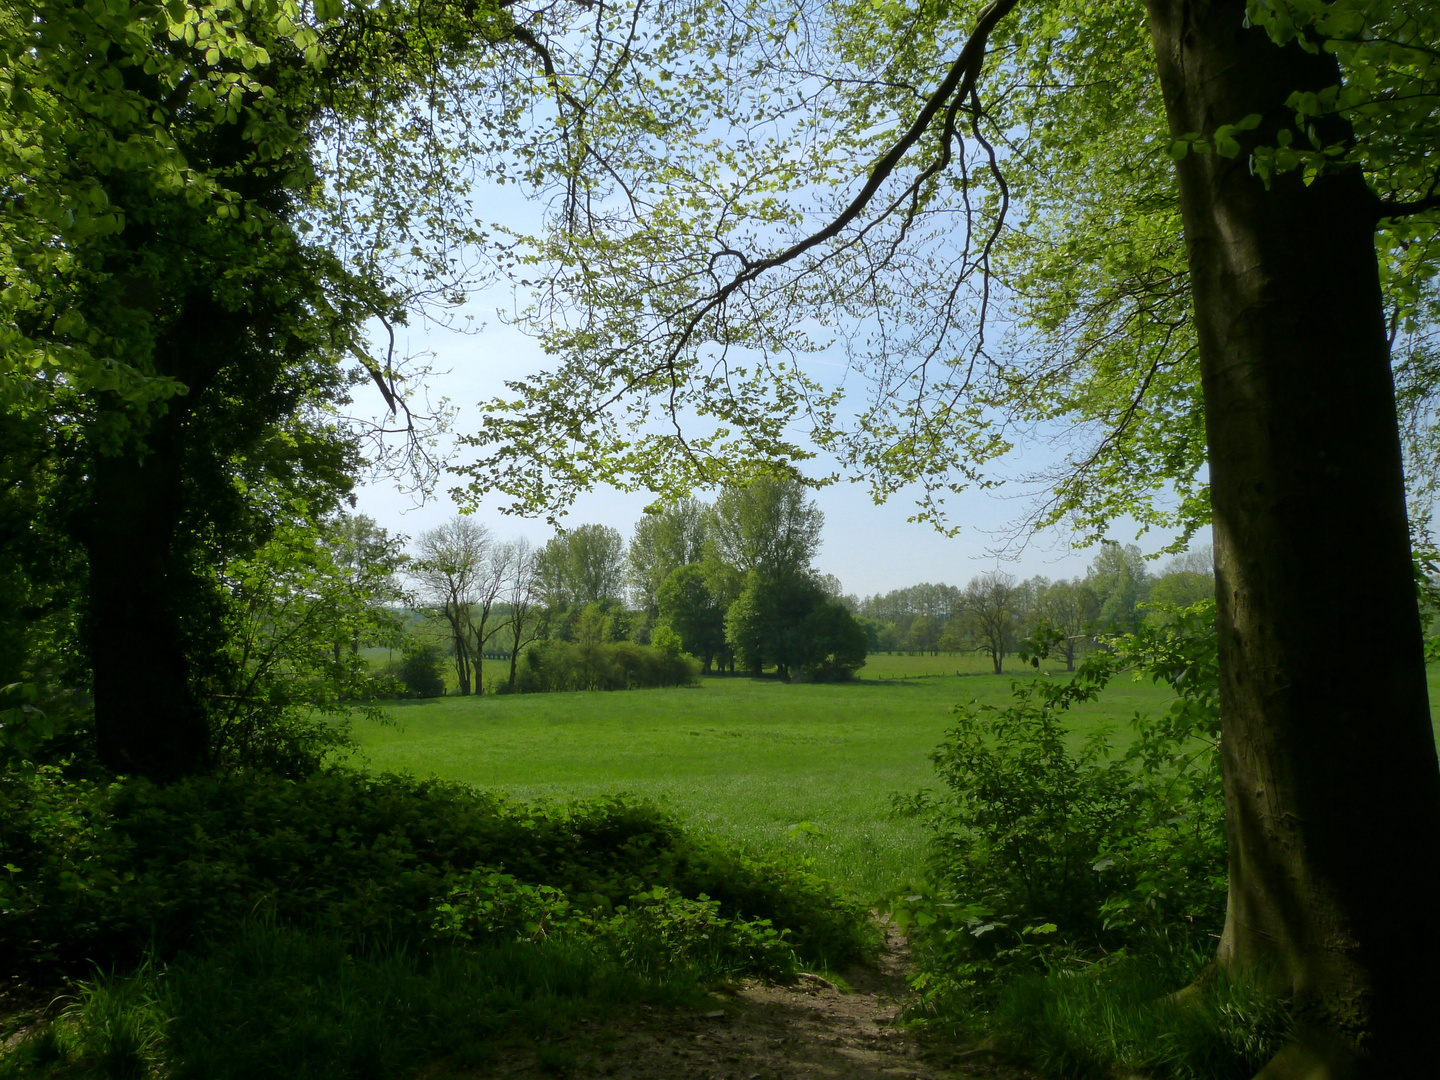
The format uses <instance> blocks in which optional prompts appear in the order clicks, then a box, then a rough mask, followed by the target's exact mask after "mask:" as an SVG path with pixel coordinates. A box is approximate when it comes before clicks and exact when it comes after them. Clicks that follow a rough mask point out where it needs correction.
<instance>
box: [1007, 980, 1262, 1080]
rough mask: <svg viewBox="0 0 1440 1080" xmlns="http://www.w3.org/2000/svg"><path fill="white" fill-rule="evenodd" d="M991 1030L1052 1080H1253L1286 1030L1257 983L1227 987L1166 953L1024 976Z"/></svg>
mask: <svg viewBox="0 0 1440 1080" xmlns="http://www.w3.org/2000/svg"><path fill="white" fill-rule="evenodd" d="M1187 984H1188V986H1189V988H1188V989H1187V990H1186V991H1184V992H1183V993H1179V994H1177V993H1175V989H1176V987H1178V986H1187ZM988 1024H989V1027H990V1030H991V1031H992V1032H994V1033H995V1034H997V1035H998V1036H999V1037H1000V1038H1001V1040H1002V1041H1003V1042H1004V1044H1005V1045H1006V1047H1007V1048H1013V1050H1014V1051H1016V1052H1017V1053H1018V1054H1019V1055H1020V1056H1022V1057H1024V1058H1025V1059H1026V1060H1028V1061H1029V1062H1030V1063H1032V1064H1033V1065H1034V1066H1035V1067H1037V1068H1038V1069H1040V1070H1041V1071H1042V1072H1043V1073H1044V1074H1045V1075H1046V1076H1048V1077H1055V1078H1057V1080H1113V1078H1115V1077H1120V1076H1127V1077H1128V1076H1137V1075H1138V1076H1145V1077H1155V1078H1157V1080H1159V1078H1163V1080H1249V1078H1250V1077H1252V1076H1254V1075H1255V1074H1256V1072H1258V1071H1259V1070H1260V1068H1261V1067H1262V1066H1263V1065H1264V1064H1265V1063H1266V1062H1267V1061H1268V1060H1269V1059H1270V1058H1271V1057H1272V1056H1273V1055H1274V1054H1275V1053H1276V1051H1278V1050H1279V1049H1280V1047H1281V1046H1282V1045H1283V1044H1284V1042H1285V1040H1286V1037H1287V1034H1288V1033H1289V1030H1290V1018H1289V1013H1288V1012H1287V1010H1286V1007H1285V1003H1284V1002H1283V1001H1281V1000H1278V999H1276V998H1274V997H1273V996H1271V995H1269V994H1267V993H1266V992H1265V991H1263V990H1262V989H1261V988H1260V987H1259V986H1258V985H1257V984H1256V983H1254V982H1252V981H1248V980H1243V979H1241V980H1235V979H1230V978H1228V977H1226V976H1225V974H1224V973H1223V972H1220V971H1218V970H1217V969H1215V968H1214V967H1213V966H1212V965H1210V964H1208V963H1207V958H1206V957H1204V956H1202V955H1200V954H1198V953H1181V954H1178V955H1177V954H1174V953H1166V952H1164V951H1162V952H1159V953H1157V954H1152V955H1146V956H1126V957H1119V958H1116V959H1115V960H1113V961H1111V962H1109V963H1106V964H1102V965H1097V966H1095V967H1092V968H1090V969H1088V970H1085V971H1080V972H1060V973H1055V974H1051V975H1048V976H1046V975H1030V976H1023V977H1021V978H1019V979H1016V980H1015V981H1014V982H1012V983H1011V984H1010V985H1009V986H1007V987H1006V988H1005V989H1004V990H1003V991H1002V993H1001V995H1000V998H999V1001H998V1002H997V1004H996V1007H995V1010H994V1012H993V1013H992V1014H991V1015H990V1017H989V1018H988Z"/></svg>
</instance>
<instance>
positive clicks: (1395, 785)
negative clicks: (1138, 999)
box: [1147, 0, 1440, 1078]
mask: <svg viewBox="0 0 1440 1080" xmlns="http://www.w3.org/2000/svg"><path fill="white" fill-rule="evenodd" d="M1147 4H1148V8H1149V13H1150V23H1151V30H1152V34H1153V37H1154V40H1155V44H1156V51H1157V56H1158V61H1159V70H1160V78H1161V85H1162V88H1163V91H1164V96H1165V105H1166V110H1167V113H1168V118H1169V123H1170V130H1171V132H1172V133H1173V134H1177V135H1178V134H1180V133H1183V132H1201V133H1204V134H1206V135H1210V134H1211V133H1213V132H1214V131H1215V129H1216V127H1217V126H1219V125H1221V124H1227V123H1234V122H1236V121H1238V120H1240V119H1241V118H1242V117H1245V116H1247V115H1249V114H1252V113H1258V114H1261V115H1262V116H1263V118H1264V123H1263V124H1262V126H1261V128H1260V130H1259V132H1258V133H1257V134H1258V136H1259V137H1260V138H1264V139H1270V138H1273V135H1274V132H1275V130H1276V129H1277V127H1281V126H1285V125H1287V124H1289V123H1291V122H1292V121H1293V114H1292V113H1291V110H1289V109H1287V108H1286V107H1285V105H1284V102H1285V100H1286V98H1287V97H1288V96H1289V95H1290V94H1291V92H1293V91H1297V90H1320V89H1322V88H1324V87H1326V86H1332V85H1334V84H1336V83H1337V82H1338V81H1339V74H1338V70H1337V67H1336V64H1335V62H1334V60H1333V58H1331V57H1329V56H1327V55H1324V54H1323V53H1322V54H1321V55H1311V54H1308V53H1306V52H1304V51H1303V50H1302V49H1300V48H1299V47H1298V46H1297V45H1295V44H1291V45H1289V46H1287V47H1285V48H1283V49H1282V48H1277V47H1276V46H1274V45H1273V44H1272V43H1271V42H1270V41H1269V40H1268V38H1267V37H1266V36H1265V34H1264V33H1263V32H1262V31H1260V30H1247V29H1245V28H1244V19H1245V3H1244V0H1147ZM1323 134H1324V135H1326V136H1328V138H1327V141H1329V139H1334V138H1344V137H1345V136H1346V135H1347V134H1348V133H1347V132H1346V131H1344V130H1343V128H1341V127H1340V126H1339V125H1338V124H1332V125H1331V130H1329V131H1327V132H1324V133H1323ZM1303 138H1304V136H1303V135H1301V136H1298V139H1300V140H1303ZM1179 173H1180V192H1181V205H1182V209H1183V213H1184V223H1185V238H1186V243H1187V247H1188V252H1189V262H1190V269H1191V279H1192V288H1193V290H1194V299H1195V312H1196V324H1197V330H1198V334H1199V342H1200V355H1201V367H1202V373H1203V381H1204V393H1205V414H1206V428H1207V434H1208V439H1209V447H1210V479H1211V498H1212V504H1213V514H1214V541H1215V570H1216V600H1217V621H1218V629H1219V647H1220V672H1221V676H1220V678H1221V686H1220V689H1221V705H1222V711H1223V715H1224V737H1223V768H1224V779H1225V797H1226V829H1227V837H1228V842H1229V859H1230V894H1229V908H1228V912H1227V916H1226V926H1225V933H1224V937H1223V940H1222V941H1221V944H1220V950H1219V959H1220V961H1221V963H1222V964H1223V965H1224V966H1225V967H1227V968H1229V969H1231V970H1241V969H1244V970H1248V971H1250V972H1252V973H1257V974H1264V975H1266V976H1268V977H1270V978H1273V979H1274V981H1275V985H1276V986H1277V988H1278V989H1280V990H1283V991H1285V992H1287V993H1291V994H1293V995H1294V996H1295V998H1296V1001H1297V1003H1298V1004H1299V1006H1300V1008H1301V1015H1302V1016H1303V1017H1304V1018H1305V1019H1306V1020H1307V1022H1309V1023H1311V1024H1313V1025H1315V1026H1314V1027H1313V1028H1312V1029H1311V1033H1310V1035H1309V1036H1307V1041H1308V1042H1309V1045H1310V1047H1311V1050H1313V1051H1314V1053H1316V1054H1318V1055H1319V1056H1320V1057H1321V1058H1328V1060H1329V1061H1330V1063H1331V1067H1332V1069H1333V1068H1335V1067H1336V1063H1340V1071H1336V1072H1331V1073H1325V1074H1324V1075H1341V1074H1342V1073H1343V1071H1345V1070H1347V1069H1350V1070H1353V1072H1354V1075H1359V1076H1366V1077H1372V1076H1373V1077H1387V1078H1390V1077H1401V1076H1425V1075H1434V1073H1435V1071H1436V1070H1435V1063H1436V1058H1437V1054H1436V1049H1435V1040H1434V1023H1435V1017H1436V1016H1437V1015H1440V976H1437V971H1440V949H1437V934H1440V927H1437V919H1436V914H1437V904H1436V900H1435V896H1436V891H1435V880H1436V876H1437V873H1440V773H1437V767H1436V754H1435V744H1434V737H1433V734H1432V732H1431V725H1430V713H1429V705H1428V700H1427V695H1426V684H1425V664H1424V657H1423V652H1422V645H1421V631H1420V623H1419V617H1418V613H1417V609H1416V597H1415V587H1414V581H1413V577H1412V569H1411V559H1410V549H1409V541H1408V534H1407V527H1406V515H1405V499H1404V487H1403V483H1402V477H1401V464H1400V446H1399V439H1398V434H1397V428H1396V421H1395V401H1394V388H1393V385H1392V381H1391V375H1390V366H1389V354H1388V348H1387V343H1386V336H1385V328H1384V320H1383V313H1382V303H1381V294H1380V284H1379V275H1378V270H1377V264H1376V258H1375V249H1374V226H1375V220H1376V206H1375V201H1374V198H1373V196H1372V195H1371V194H1370V192H1369V191H1368V190H1367V188H1366V186H1365V184H1364V181H1363V178H1362V177H1361V176H1360V175H1359V174H1358V173H1357V172H1353V171H1352V172H1349V173H1345V174H1342V175H1336V176H1331V177H1325V178H1321V179H1319V180H1317V181H1316V182H1315V183H1313V184H1311V185H1309V186H1308V187H1307V186H1306V185H1305V184H1303V183H1302V181H1301V179H1300V177H1298V176H1296V175H1288V176H1285V177H1280V178H1277V179H1275V180H1274V182H1273V183H1272V185H1271V186H1270V188H1269V189H1268V190H1267V188H1266V187H1265V186H1264V185H1263V184H1262V183H1261V182H1260V180H1258V179H1257V178H1255V177H1253V176H1252V175H1250V172H1249V169H1248V167H1247V160H1246V156H1245V154H1241V155H1240V156H1239V157H1237V158H1234V159H1226V158H1221V157H1218V156H1216V155H1199V154H1193V153H1192V154H1191V155H1189V156H1188V157H1186V158H1185V159H1183V160H1182V161H1181V163H1180V168H1179ZM1322 582H1323V583H1324V584H1323V587H1321V585H1320V583H1322ZM1362 617H1363V619H1364V620H1365V625H1366V629H1367V633H1368V634H1369V635H1371V640H1372V641H1373V642H1374V644H1375V645H1376V646H1377V647H1375V648H1371V649H1369V650H1367V652H1366V654H1365V655H1364V656H1361V655H1358V654H1357V653H1356V652H1355V647H1354V642H1355V641H1357V640H1359V639H1360V637H1361V636H1362V635H1361V634H1360V633H1359V632H1358V627H1359V621H1360V620H1361V618H1362ZM1376 635H1378V641H1377V640H1375V636H1376ZM1345 1044H1349V1045H1359V1046H1360V1047H1362V1048H1363V1049H1364V1051H1365V1052H1366V1056H1365V1057H1364V1058H1361V1059H1358V1060H1354V1061H1351V1062H1350V1063H1349V1064H1348V1065H1346V1064H1344V1058H1345V1052H1344V1051H1343V1050H1337V1049H1334V1048H1335V1047H1336V1046H1343V1045H1345ZM1327 1047H1330V1048H1331V1049H1329V1050H1327ZM1287 1075H1288V1074H1287ZM1296 1075H1315V1076H1319V1075H1322V1074H1321V1073H1319V1072H1317V1071H1314V1070H1313V1069H1312V1070H1311V1071H1310V1072H1308V1073H1307V1072H1304V1071H1301V1072H1298V1073H1296Z"/></svg>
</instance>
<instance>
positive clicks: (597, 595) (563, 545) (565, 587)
mask: <svg viewBox="0 0 1440 1080" xmlns="http://www.w3.org/2000/svg"><path fill="white" fill-rule="evenodd" d="M536 559H537V571H538V573H539V582H540V584H539V588H540V595H541V597H542V599H543V600H544V603H545V605H546V606H547V607H549V608H551V609H553V610H555V611H578V610H579V609H581V608H583V607H585V606H586V605H587V604H603V603H607V602H611V603H613V602H616V601H618V600H620V598H621V596H622V595H623V593H624V582H625V541H624V538H623V537H621V535H620V533H619V531H618V530H616V529H612V528H610V527H609V526H608V525H580V526H577V527H576V528H574V529H570V530H568V531H566V532H563V533H558V534H557V535H555V536H553V537H552V538H551V539H550V541H549V542H548V543H547V544H546V545H545V546H544V547H543V548H542V549H541V550H540V552H539V554H538V555H537V556H536Z"/></svg>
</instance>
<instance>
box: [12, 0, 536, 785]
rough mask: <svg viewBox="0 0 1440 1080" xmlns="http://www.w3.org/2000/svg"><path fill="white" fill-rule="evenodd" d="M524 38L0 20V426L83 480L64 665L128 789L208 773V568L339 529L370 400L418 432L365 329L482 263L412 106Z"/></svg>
mask: <svg viewBox="0 0 1440 1080" xmlns="http://www.w3.org/2000/svg"><path fill="white" fill-rule="evenodd" d="M462 8H463V10H462ZM422 9H423V10H422ZM417 15H418V16H419V18H418V19H417V18H416V16H417ZM510 28H511V16H510V15H508V14H503V13H502V12H501V10H500V8H499V7H498V6H495V5H489V4H485V3H481V4H471V5H463V6H462V5H454V4H450V3H448V2H437V3H429V2H426V0H421V2H419V3H417V4H415V5H409V4H384V5H353V6H348V5H343V4H339V3H328V2H327V3H319V4H298V3H294V2H292V0H254V2H250V0H247V2H245V3H231V2H228V0H225V2H221V3H218V4H210V3H206V4H201V3H196V2H187V0H181V2H175V3H167V4H160V3H155V2H150V0H142V2H139V3H99V4H92V5H89V6H76V5H74V4H70V3H64V2H54V0H40V2H34V3H32V2H30V0H4V2H3V3H0V65H3V69H4V71H5V73H6V78H5V89H4V91H3V97H4V107H3V109H0V205H3V212H0V281H3V285H4V287H3V289H0V294H3V295H0V383H3V387H4V389H3V390H0V413H3V414H4V416H5V422H4V424H3V427H4V428H5V429H6V434H7V435H9V434H10V433H12V432H14V431H15V430H16V428H17V427H18V428H19V429H21V430H23V431H24V432H25V434H26V438H27V440H28V439H29V438H30V436H32V435H35V436H38V433H39V431H44V432H45V433H46V434H45V436H44V437H43V438H42V439H41V442H43V443H48V445H49V447H50V448H51V449H53V450H54V451H57V452H58V453H59V454H60V455H61V457H62V458H63V461H62V462H60V463H57V464H58V466H59V467H58V468H56V469H42V470H41V475H45V474H48V475H49V476H51V477H54V476H58V475H63V476H65V477H66V479H65V482H64V486H65V487H66V488H67V489H68V490H67V491H66V492H65V494H64V499H65V501H66V502H68V503H69V504H70V507H69V511H68V513H67V519H68V520H67V527H66V529H65V533H66V534H67V535H65V537H64V540H65V544H64V547H65V549H66V551H67V554H68V555H69V556H70V557H71V559H73V563H74V565H73V566H72V569H73V570H74V571H75V572H76V577H77V579H78V580H77V581H76V585H75V592H76V594H77V595H76V598H75V600H74V601H73V604H74V608H75V610H76V611H77V612H78V611H79V610H82V609H83V611H84V613H85V618H84V626H83V632H82V631H81V628H79V627H78V626H77V628H76V636H77V638H78V639H79V640H77V641H76V642H75V645H74V647H73V648H72V649H70V650H69V651H72V652H74V653H76V654H81V653H83V654H84V661H85V663H84V665H83V666H85V667H88V668H89V669H90V677H89V679H88V682H89V689H91V690H92V691H93V699H94V710H95V729H96V737H97V743H98V749H99V753H100V757H101V759H102V760H103V762H104V763H105V764H106V765H107V766H109V767H110V768H111V769H114V770H117V771H123V772H127V773H130V772H139V773H142V774H145V775H148V776H151V777H153V778H156V779H161V780H164V779H170V778H173V777H176V776H179V775H182V774H184V773H187V772H192V771H194V770H196V769H199V768H203V767H205V766H206V764H207V763H208V761H209V760H210V756H211V753H212V751H214V750H215V749H216V747H215V745H214V744H213V739H214V737H215V735H216V731H215V726H214V725H215V724H216V723H217V722H219V720H223V716H224V714H225V709H226V705H225V703H224V701H223V700H219V699H216V698H215V697H214V693H213V688H214V686H215V685H217V684H216V681H215V678H214V677H213V676H214V674H215V673H214V671H213V670H212V669H213V667H214V665H215V663H216V662H217V657H219V656H220V654H221V653H223V652H224V651H225V649H226V643H225V641H224V640H223V637H224V634H225V633H226V632H227V624H226V622H225V619H224V618H223V616H222V615H221V612H222V611H223V610H224V609H225V606H226V605H225V603H224V595H223V594H224V592H225V589H226V588H227V584H226V582H224V581H223V580H221V578H220V577H219V576H218V575H217V572H216V570H215V567H217V566H220V565H222V564H227V563H232V562H234V561H236V560H246V559H249V558H251V557H252V556H254V555H255V554H256V553H257V552H258V551H260V550H262V549H264V548H265V546H266V544H267V543H268V542H269V541H270V540H271V539H273V538H274V537H276V536H278V535H280V534H281V533H283V532H285V531H286V530H288V529H289V528H291V527H292V526H293V524H294V515H295V514H297V513H298V514H299V515H301V516H302V517H303V518H305V519H306V520H307V521H308V522H309V523H310V525H311V526H318V525H319V524H320V523H322V522H324V521H326V520H327V518H328V516H329V515H330V514H331V513H332V512H333V511H334V510H335V509H336V508H337V507H338V505H339V503H340V500H341V499H342V498H343V497H344V496H345V494H346V493H347V492H348V490H349V488H350V486H351V485H352V484H353V483H354V479H355V476H356V473H357V471H358V469H359V467H360V464H361V456H362V455H361V452H362V446H363V436H364V434H365V432H364V431H363V430H362V429H361V428H360V427H358V426H356V425H352V424H350V423H347V422H345V421H342V420H340V419H339V418H338V417H337V416H336V412H337V410H339V409H340V408H342V407H343V406H344V405H347V404H348V403H349V389H350V387H351V386H353V385H354V383H355V382H356V381H357V379H359V378H373V379H374V381H376V382H378V383H379V384H380V385H381V387H382V390H383V391H384V392H385V394H386V395H387V401H389V402H390V403H391V405H392V407H393V409H394V411H398V412H404V409H403V408H402V406H401V401H400V398H399V397H398V396H397V395H398V392H399V390H400V389H401V388H402V387H403V385H404V383H405V381H406V379H405V374H404V370H405V366H406V365H405V363H404V361H403V360H401V359H400V358H398V357H396V356H395V355H394V350H393V348H392V349H390V350H388V351H387V352H386V355H385V356H384V357H383V358H377V357H374V356H371V355H370V354H369V350H368V348H367V342H366V333H365V329H364V328H365V324H366V322H367V321H368V320H371V319H374V320H376V321H378V322H379V323H381V324H383V325H384V326H387V327H393V326H394V325H396V324H397V323H400V322H403V320H404V317H405V313H406V311H407V309H411V308H413V307H415V306H417V305H419V304H420V303H422V302H423V298H424V297H425V296H426V295H433V294H434V293H435V292H436V291H437V290H440V291H444V290H445V289H447V288H449V287H450V286H453V285H454V284H455V279H456V276H457V275H456V272H455V267H454V265H453V264H452V263H451V260H452V258H453V251H454V247H453V243H454V242H455V241H460V242H462V243H463V242H465V241H466V240H467V239H469V238H473V237H474V236H476V231H475V230H474V229H473V227H471V226H470V225H469V224H468V223H467V222H465V221H464V219H463V217H461V216H459V215H453V214H448V213H446V212H445V211H448V210H451V209H453V207H454V198H455V196H456V195H457V192H459V191H460V189H461V188H463V186H464V185H463V184H461V185H458V186H457V185H456V184H454V183H450V182H446V181H445V180H444V179H443V178H439V177H437V176H436V174H435V171H434V169H433V168H432V167H431V166H433V164H434V163H435V162H436V161H440V160H445V159H446V157H447V156H448V155H447V154H446V153H445V152H444V150H443V147H442V145H441V144H443V143H444V141H445V133H442V132H439V131H437V128H436V125H435V124H434V123H433V122H431V123H428V124H427V123H425V121H426V120H427V119H428V120H431V121H433V119H434V117H435V115H436V114H435V111H434V109H433V104H434V102H433V99H432V100H431V101H430V102H428V103H424V104H422V103H421V102H420V100H418V99H423V98H425V97H426V96H427V95H425V94H417V93H416V91H417V89H418V88H419V87H420V86H422V85H425V84H427V83H429V82H430V81H431V80H430V76H431V74H432V73H433V72H435V71H436V70H437V64H436V61H438V60H439V59H440V58H441V56H442V55H443V57H444V59H445V61H446V62H447V63H448V64H449V65H450V66H451V67H452V68H454V67H458V66H468V67H470V71H469V73H468V76H467V79H466V82H467V84H468V85H470V86H472V87H476V88H478V87H479V86H480V85H481V84H483V83H485V82H486V81H487V80H486V79H485V78H483V77H480V74H481V73H480V70H479V69H480V68H481V67H484V66H485V65H484V64H481V63H479V61H480V60H481V57H482V56H483V55H484V54H487V53H488V54H491V56H492V58H493V56H494V53H495V51H496V46H497V45H500V43H502V42H511V41H513V37H512V34H511V33H510ZM535 29H536V28H535V27H531V28H527V30H526V31H525V36H526V37H527V38H528V39H529V40H530V41H532V42H535V41H536V40H537V39H536V37H535ZM542 37H543V31H542ZM516 55H517V56H530V55H532V54H531V50H530V49H529V48H528V47H527V46H519V47H517V50H516ZM477 64H478V65H479V66H478V67H477ZM501 66H503V65H501ZM497 73H498V70H497ZM492 85H493V82H492ZM500 111H503V108H502V110H500ZM417 119H418V120H420V121H421V123H420V124H418V125H417V124H414V123H413V121H415V120H417ZM481 126H482V127H483V126H486V125H483V124H482V125H481ZM402 129H408V130H403V132H402ZM491 130H492V132H493V131H494V130H497V129H494V128H492V129H491ZM357 131H364V132H365V133H366V135H365V137H364V138H360V139H352V138H348V137H347V136H350V135H353V134H355V133H356V132H357ZM470 142H471V145H473V140H470ZM437 151H441V152H440V153H438V154H437V153H436V152H437ZM377 160H383V161H384V162H385V166H386V167H385V168H384V169H383V170H380V169H376V168H374V165H375V163H376V162H377ZM382 174H383V179H382ZM341 176H343V180H342V179H341ZM357 202H358V203H359V204H361V205H363V206H364V210H363V211H362V212H360V213H358V214H357V213H355V205H356V203H357ZM422 233H423V234H425V235H424V236H422V235H420V234H422ZM342 235H343V237H344V242H343V243H341V242H339V240H340V237H341V236H342ZM402 264H403V265H402ZM464 273H465V272H464V271H462V272H461V274H462V275H463V274H464ZM409 419H410V420H411V421H416V424H415V425H414V426H412V425H411V424H410V423H408V422H402V423H401V424H400V425H398V426H400V427H404V428H409V429H410V430H411V431H412V433H416V432H418V431H419V429H420V427H422V426H423V425H422V424H420V423H419V419H420V418H419V417H418V416H411V417H410V418H409ZM12 421H13V424H12ZM371 433H372V434H373V433H374V432H373V430H372V432H371ZM411 445H412V448H413V447H414V445H415V444H411ZM382 456H383V455H382ZM31 471H34V470H31ZM51 494H58V492H57V491H55V490H54V489H52V491H51ZM37 509H38V508H37ZM36 569H40V568H39V567H38V566H37V567H36ZM37 583H39V582H37ZM37 629H38V628H37ZM29 650H30V646H28V645H27V651H29ZM78 681H81V680H79V679H77V682H78Z"/></svg>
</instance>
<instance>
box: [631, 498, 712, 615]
mask: <svg viewBox="0 0 1440 1080" xmlns="http://www.w3.org/2000/svg"><path fill="white" fill-rule="evenodd" d="M708 510H709V508H708V507H707V506H706V505H705V504H704V503H702V502H701V501H700V500H698V499H694V498H683V499H677V500H675V501H674V502H671V503H667V504H666V505H665V506H664V507H662V508H660V509H658V510H656V511H655V512H653V513H651V512H648V511H647V513H646V514H645V516H644V517H642V518H641V519H640V520H639V521H638V522H636V523H635V532H634V535H632V536H631V537H630V546H629V548H628V549H627V551H626V554H625V570H626V576H627V579H628V580H629V582H630V591H631V596H632V597H633V599H634V601H635V605H636V607H638V608H639V609H640V610H641V611H643V612H645V613H647V614H648V615H650V616H651V617H652V618H653V617H654V616H655V615H656V614H658V613H659V610H660V609H659V600H658V593H659V589H660V584H661V582H663V581H664V580H665V578H666V577H667V576H669V574H670V573H671V572H672V571H674V570H675V569H677V568H678V567H681V566H688V565H691V564H693V563H698V562H699V561H700V560H701V559H702V558H703V557H704V552H705V533H706V521H707V519H708V517H709V513H708Z"/></svg>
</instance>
